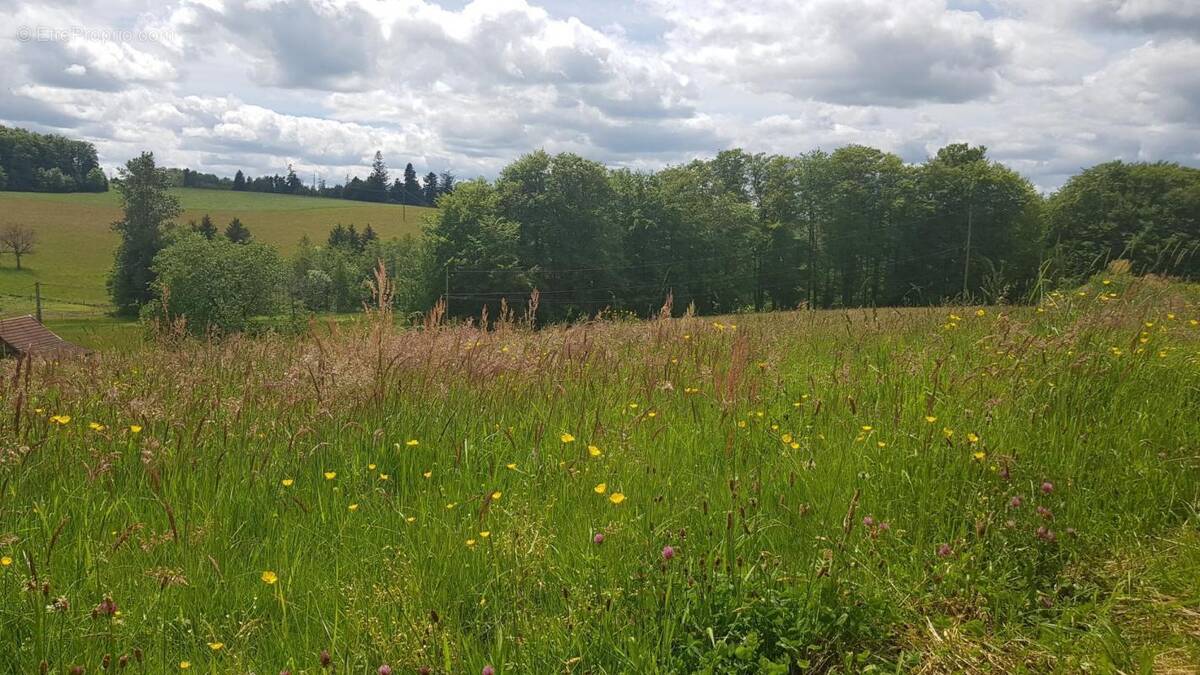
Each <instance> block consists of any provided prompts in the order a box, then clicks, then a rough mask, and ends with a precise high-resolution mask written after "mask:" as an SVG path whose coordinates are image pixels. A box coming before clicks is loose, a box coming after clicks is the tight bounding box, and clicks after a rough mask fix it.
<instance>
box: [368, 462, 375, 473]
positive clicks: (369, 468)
mask: <svg viewBox="0 0 1200 675" xmlns="http://www.w3.org/2000/svg"><path fill="white" fill-rule="evenodd" d="M374 470H375V465H374V464H368V465H367V471H374Z"/></svg>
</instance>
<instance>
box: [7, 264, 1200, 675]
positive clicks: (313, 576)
mask: <svg viewBox="0 0 1200 675" xmlns="http://www.w3.org/2000/svg"><path fill="white" fill-rule="evenodd" d="M1080 292H1081V293H1083V295H1077V294H1054V295H1051V296H1049V297H1048V299H1047V302H1046V303H1045V304H1043V305H1042V306H1040V307H1038V308H1032V307H1031V308H1007V307H988V308H965V307H964V308H930V309H914V310H891V309H888V310H877V311H875V310H857V311H846V312H837V311H830V312H798V313H783V314H772V315H761V316H739V317H736V318H728V317H727V318H718V319H716V320H713V319H699V318H685V319H669V318H666V319H660V320H656V321H651V322H644V323H622V322H597V323H590V324H579V325H574V326H567V327H558V328H547V329H543V330H540V331H529V330H525V329H522V328H520V327H518V326H516V325H514V324H512V323H511V322H508V321H504V322H502V323H500V324H499V325H496V326H493V330H488V331H480V330H477V329H475V328H472V327H469V326H456V327H447V326H440V325H437V323H438V322H437V321H431V322H430V325H428V326H427V327H426V328H425V329H424V330H415V331H408V332H395V331H393V330H392V329H391V328H390V322H389V321H387V320H386V319H385V318H381V319H380V320H378V321H375V322H373V323H369V324H365V325H355V326H349V327H347V326H337V325H314V326H313V328H312V329H311V330H310V331H309V333H308V335H306V336H304V337H283V336H280V337H263V338H256V339H253V340H251V339H236V338H235V339H230V340H227V341H223V342H203V341H195V340H190V339H187V338H179V339H175V340H171V341H166V340H164V341H163V342H162V343H161V344H158V345H153V346H149V347H147V348H145V349H143V350H137V351H133V352H122V353H104V354H97V355H94V356H93V357H91V358H87V359H81V360H77V361H60V362H50V363H43V362H37V363H32V364H30V363H28V362H19V363H15V362H10V363H8V364H6V365H5V375H4V378H3V381H4V389H3V395H2V403H3V408H2V409H3V411H4V414H3V431H2V434H3V435H2V438H3V441H2V446H0V452H2V453H3V455H2V457H0V555H2V556H4V558H3V560H4V561H8V563H7V564H6V565H5V566H4V567H2V568H0V635H3V636H4V639H3V641H2V642H3V644H5V645H7V648H5V649H0V670H4V671H6V672H9V671H11V672H37V670H38V668H39V666H40V664H42V663H45V664H47V667H48V668H49V669H50V670H51V671H53V672H59V671H66V670H67V669H68V668H70V667H72V666H83V667H86V668H87V669H88V672H93V671H98V670H100V669H101V666H102V664H103V663H105V662H106V660H107V663H109V665H110V667H112V668H118V667H120V664H121V663H125V664H127V666H126V667H128V668H130V669H135V670H136V669H140V672H154V673H159V672H172V671H176V670H179V669H180V668H182V667H184V665H185V664H186V666H187V668H188V669H190V670H193V671H208V672H249V671H254V672H259V673H266V672H271V673H273V672H277V671H280V670H290V671H291V672H318V671H320V670H321V669H322V665H321V660H322V657H321V656H320V655H321V654H322V653H323V652H324V653H326V654H327V655H328V660H329V666H330V667H336V668H337V669H338V670H339V671H340V672H375V671H376V669H377V668H378V667H379V666H380V665H381V664H385V663H386V664H389V665H390V667H392V668H393V669H395V671H396V672H416V671H417V670H418V669H419V668H422V667H426V668H429V669H431V671H432V672H456V673H457V672H471V673H477V672H481V670H482V669H483V668H484V666H485V665H491V666H493V667H494V668H495V670H496V672H500V673H543V672H563V671H569V672H594V673H601V672H606V673H616V672H637V673H651V672H664V671H688V672H691V671H707V672H789V671H791V672H795V671H798V670H802V669H806V668H807V669H813V670H841V671H857V670H861V669H863V668H866V667H868V666H879V667H886V668H889V669H906V668H924V669H926V670H939V669H940V670H964V669H965V670H970V669H976V668H979V669H982V668H984V667H985V666H988V665H989V664H991V666H994V667H998V668H1000V669H1009V668H1015V667H1032V668H1033V669H1035V670H1036V669H1041V668H1051V667H1059V668H1061V667H1064V665H1063V664H1064V663H1066V662H1064V661H1061V660H1059V658H1060V657H1056V656H1055V655H1053V654H1050V653H1046V652H1043V651H1038V650H1036V649H1031V647H1030V645H1031V644H1032V643H1031V640H1034V638H1031V637H1030V636H1037V635H1045V634H1047V631H1051V632H1052V631H1059V633H1058V634H1059V635H1066V636H1068V638H1069V639H1075V638H1078V636H1080V635H1086V634H1088V632H1089V630H1090V628H1089V624H1088V621H1087V617H1088V616H1089V615H1088V611H1093V610H1094V607H1095V603H1096V602H1097V598H1096V595H1097V594H1098V593H1103V592H1105V589H1104V588H1103V584H1101V585H1089V583H1088V582H1087V581H1086V579H1087V576H1086V575H1085V574H1083V572H1084V571H1086V570H1088V569H1090V568H1099V566H1101V565H1102V564H1104V563H1107V562H1110V561H1112V560H1113V559H1114V556H1115V555H1116V553H1117V552H1121V551H1135V550H1136V549H1137V547H1138V546H1140V545H1143V544H1146V543H1147V542H1152V541H1159V540H1158V539H1155V537H1158V536H1161V535H1164V534H1166V533H1174V532H1178V528H1180V527H1185V528H1187V527H1191V528H1192V529H1193V530H1194V527H1195V525H1194V523H1195V517H1196V510H1197V508H1198V506H1200V504H1198V499H1200V493H1198V491H1197V486H1198V485H1200V483H1198V478H1200V452H1198V447H1197V440H1196V439H1198V438H1200V414H1198V413H1200V386H1198V381H1200V378H1198V377H1197V376H1198V374H1200V327H1198V326H1197V320H1198V319H1200V305H1198V304H1197V300H1198V297H1200V293H1197V290H1196V289H1195V288H1194V287H1184V286H1179V285H1173V284H1167V283H1163V282H1157V281H1153V280H1143V281H1134V280H1132V279H1129V278H1118V279H1116V280H1115V281H1113V282H1111V283H1105V282H1104V281H1102V280H1100V279H1097V280H1096V281H1094V282H1093V283H1092V284H1091V285H1090V286H1089V287H1087V288H1085V289H1081V291H1080ZM67 416H69V420H67V419H66V417H67ZM617 495H621V496H622V497H623V500H622V499H620V498H618V497H617ZM668 547H669V549H668ZM268 573H269V574H268ZM268 580H274V583H268ZM1088 608H1093V610H1089V609H1088ZM955 636H956V637H955ZM972 636H975V637H977V638H978V639H973V638H972ZM952 637H954V639H957V640H960V641H961V645H962V651H961V652H957V651H954V650H956V649H958V647H954V648H952V649H951V648H949V647H947V645H950V644H951V642H950V640H951V638H952ZM954 644H959V643H954ZM989 644H990V645H991V647H990V648H989V647H988V645H989ZM1006 645H1007V646H1006ZM1189 645H1190V646H1185V648H1186V649H1194V648H1195V644H1194V643H1189ZM1017 647H1020V650H1021V651H1023V653H1025V654H1026V656H1027V657H1028V658H1030V659H1033V660H1032V661H1025V662H1023V663H1022V662H1016V661H1006V660H1005V659H1006V658H1011V654H1013V653H1016V652H1017V651H1019V650H1018V649H1017ZM947 649H950V651H951V652H953V653H947ZM1110 651H1112V652H1113V653H1114V654H1116V655H1115V656H1114V655H1112V654H1110V655H1109V656H1106V657H1105V658H1107V659H1109V661H1108V662H1109V663H1111V664H1115V666H1114V667H1127V666H1129V663H1126V662H1125V661H1130V660H1132V659H1134V658H1136V657H1135V656H1132V654H1134V650H1132V649H1129V650H1126V651H1127V654H1126V655H1125V656H1122V655H1121V651H1122V650H1121V649H1115V650H1110ZM980 654H983V656H980ZM1030 654H1032V656H1030ZM1006 655H1008V656H1006ZM1022 658H1025V657H1022ZM1122 659H1125V661H1122Z"/></svg>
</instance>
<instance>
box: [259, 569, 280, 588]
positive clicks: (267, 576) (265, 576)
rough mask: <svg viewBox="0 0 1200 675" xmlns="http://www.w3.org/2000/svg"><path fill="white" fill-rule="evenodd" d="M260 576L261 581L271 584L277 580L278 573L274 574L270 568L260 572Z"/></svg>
mask: <svg viewBox="0 0 1200 675" xmlns="http://www.w3.org/2000/svg"><path fill="white" fill-rule="evenodd" d="M261 578H262V580H263V583H264V584H267V585H271V584H274V583H275V582H276V581H279V575H277V574H275V573H274V572H272V571H271V570H265V571H264V572H263V573H262V577H261Z"/></svg>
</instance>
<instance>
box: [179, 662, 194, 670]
mask: <svg viewBox="0 0 1200 675" xmlns="http://www.w3.org/2000/svg"><path fill="white" fill-rule="evenodd" d="M191 667H192V662H191V661H180V662H179V669H180V670H187V669H188V668H191Z"/></svg>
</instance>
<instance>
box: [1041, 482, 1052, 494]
mask: <svg viewBox="0 0 1200 675" xmlns="http://www.w3.org/2000/svg"><path fill="white" fill-rule="evenodd" d="M1051 492H1054V483H1051V482H1050V481H1046V482H1044V483H1042V494H1044V495H1048V494H1050V493H1051Z"/></svg>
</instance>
